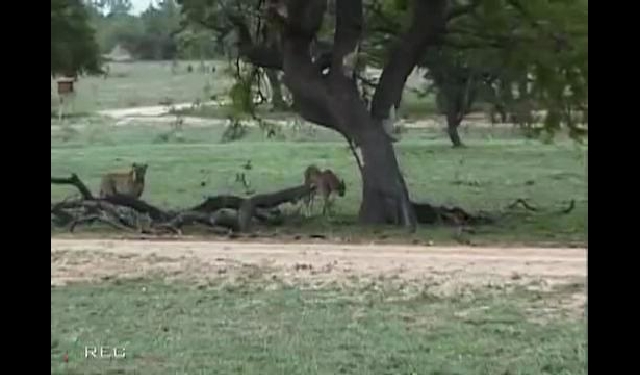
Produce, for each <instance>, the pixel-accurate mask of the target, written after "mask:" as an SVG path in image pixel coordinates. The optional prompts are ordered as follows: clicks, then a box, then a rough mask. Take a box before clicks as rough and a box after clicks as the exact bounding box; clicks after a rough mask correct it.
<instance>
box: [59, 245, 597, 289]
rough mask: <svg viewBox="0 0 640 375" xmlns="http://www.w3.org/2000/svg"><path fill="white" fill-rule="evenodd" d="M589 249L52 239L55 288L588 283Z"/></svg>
mask: <svg viewBox="0 0 640 375" xmlns="http://www.w3.org/2000/svg"><path fill="white" fill-rule="evenodd" d="M586 257H587V251H586V249H575V248H567V249H549V248H544V249H543V248H517V249H516V248H472V247H420V246H380V245H375V246H373V245H337V244H261V243H246V242H229V241H166V240H164V241H144V240H111V239H96V240H93V239H61V238H52V239H51V283H52V284H64V283H67V282H73V281H83V280H85V281H86V280H95V279H101V278H111V277H140V276H143V275H148V274H153V273H156V274H157V273H159V274H162V275H168V276H171V277H180V278H182V277H184V278H196V279H209V278H218V277H225V278H234V277H242V276H247V273H249V274H252V275H253V277H256V275H258V274H259V275H258V277H265V278H276V277H278V278H280V279H282V280H299V279H304V280H317V281H330V280H331V281H335V280H346V279H349V278H353V277H354V276H355V277H358V278H370V277H380V276H384V277H388V278H391V279H397V280H424V279H429V280H436V281H439V282H440V283H445V284H449V285H460V284H474V285H477V284H478V283H481V284H484V283H495V282H498V283H501V284H504V283H508V284H512V283H518V284H520V283H530V282H538V284H540V283H542V284H544V285H556V284H558V283H579V284H583V283H584V282H585V281H586V272H587V264H586V261H587V259H586Z"/></svg>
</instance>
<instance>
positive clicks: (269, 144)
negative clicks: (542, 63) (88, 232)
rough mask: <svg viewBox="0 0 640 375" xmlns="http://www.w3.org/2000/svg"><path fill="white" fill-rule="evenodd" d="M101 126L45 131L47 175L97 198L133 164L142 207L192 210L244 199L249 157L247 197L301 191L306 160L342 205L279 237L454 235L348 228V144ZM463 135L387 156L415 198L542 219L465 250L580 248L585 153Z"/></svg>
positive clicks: (439, 137)
mask: <svg viewBox="0 0 640 375" xmlns="http://www.w3.org/2000/svg"><path fill="white" fill-rule="evenodd" d="M101 121H102V120H99V119H92V118H89V119H86V120H82V123H83V124H85V127H84V128H81V129H77V130H76V129H72V128H68V127H67V128H63V129H62V130H54V129H53V128H52V138H51V173H52V175H54V176H65V175H69V174H70V173H71V172H75V173H78V174H79V176H80V177H81V178H82V179H83V180H84V181H85V182H86V183H88V184H89V186H90V187H92V188H93V189H94V190H96V189H97V187H98V184H99V180H100V176H101V174H102V173H104V172H105V171H109V170H112V169H122V168H127V167H128V166H129V165H130V163H131V162H132V161H140V162H147V163H149V165H150V166H149V171H148V179H147V188H146V190H145V193H144V199H146V200H148V201H149V202H151V203H153V204H156V205H159V206H161V207H174V208H175V207H186V206H190V205H194V204H197V203H199V202H200V201H201V200H202V199H203V197H205V196H210V195H217V194H239V195H242V194H244V189H243V188H242V187H241V186H240V185H239V184H238V183H236V182H235V175H236V173H237V172H243V171H244V170H243V169H242V165H243V164H244V163H245V162H246V161H247V160H251V162H252V166H253V169H252V170H251V171H244V172H245V173H246V174H247V177H248V180H249V182H250V184H251V187H252V189H254V190H255V191H257V192H269V191H275V190H278V189H281V188H284V187H289V186H294V185H297V184H300V183H301V182H302V173H303V171H304V169H305V168H306V166H307V165H309V164H311V163H315V164H317V165H319V166H320V167H322V168H331V169H333V170H334V171H336V173H337V174H338V175H339V176H340V177H341V178H343V179H344V180H345V181H346V184H347V192H346V196H345V197H344V198H343V199H340V200H338V201H337V202H336V205H335V210H336V213H335V216H334V217H333V218H331V220H327V219H325V218H322V217H320V215H319V212H317V215H316V216H314V217H313V218H312V219H310V220H308V221H304V220H298V221H297V222H295V223H293V224H291V225H289V226H288V227H286V228H283V229H280V230H279V233H287V232H291V233H293V232H318V231H321V232H323V233H325V234H326V235H328V236H335V237H340V238H341V239H343V240H347V239H349V238H353V239H355V238H358V237H359V236H364V237H370V236H374V237H377V238H378V239H379V240H381V241H383V242H384V241H386V240H387V238H386V237H389V240H391V239H393V238H395V239H400V240H403V241H414V240H419V241H421V240H427V239H433V240H435V241H436V242H437V243H449V242H452V241H453V237H452V233H453V232H454V230H453V229H452V228H447V227H434V226H425V227H423V228H421V229H420V230H419V232H418V233H417V234H416V235H415V236H406V234H404V233H402V232H400V233H397V231H395V230H393V229H389V228H387V229H380V228H373V229H372V228H368V229H364V228H361V227H359V226H356V225H355V222H356V216H357V211H358V206H359V203H360V195H361V189H360V176H359V173H358V170H357V166H356V165H355V162H354V160H353V157H352V156H351V154H350V151H349V149H348V147H347V145H346V143H345V142H344V141H342V140H341V139H340V138H339V136H338V135H336V134H335V133H333V132H330V131H326V130H323V129H318V128H314V129H315V130H311V129H312V128H311V127H304V128H302V129H298V130H291V129H289V130H284V131H283V133H282V137H281V138H279V139H276V140H270V139H266V138H265V137H264V136H263V134H262V133H261V132H260V131H259V130H257V129H253V130H251V131H250V133H249V134H248V135H247V137H246V138H244V139H241V140H240V141H237V142H232V143H221V142H220V138H221V135H222V132H223V127H220V126H218V127H216V126H212V127H202V128H186V129H184V130H183V131H182V135H181V138H180V142H178V141H176V140H171V139H170V140H169V141H159V135H161V134H163V133H166V132H167V129H168V126H166V125H154V126H144V125H139V126H138V125H137V126H132V127H107V125H106V124H104V123H103V122H101ZM65 129H66V130H65ZM63 134H64V135H65V137H66V138H65V139H63V137H62V135H63ZM463 137H464V139H465V141H466V143H467V144H468V145H469V147H468V148H467V149H462V150H458V149H455V150H454V149H452V148H451V147H450V144H449V141H448V139H447V138H446V136H445V135H444V134H443V133H442V132H439V131H433V130H431V131H430V130H409V131H407V132H406V133H405V134H404V135H403V140H402V141H401V142H400V143H399V144H398V145H397V154H398V158H399V160H400V164H401V166H402V170H403V172H404V174H405V178H406V181H407V184H408V187H409V191H410V193H411V196H412V198H413V199H414V200H417V201H429V202H432V203H437V204H447V205H459V206H462V207H464V208H467V209H469V210H472V211H477V210H485V211H493V212H497V211H499V210H503V209H504V207H505V206H507V205H508V204H509V203H511V202H513V201H514V200H515V199H517V198H523V199H528V200H529V201H530V202H531V203H532V204H534V205H536V206H538V207H539V208H541V209H542V211H540V212H535V213H534V212H529V213H527V212H524V211H522V210H520V211H518V210H516V211H514V212H513V213H512V214H511V215H509V216H508V217H506V218H504V219H503V220H501V221H499V222H498V223H497V224H495V225H491V226H487V227H480V228H477V233H476V234H474V235H473V236H472V238H471V240H472V243H475V244H485V243H501V242H509V243H538V244H543V243H549V244H575V243H578V244H584V243H585V241H586V222H587V219H586V217H587V215H586V214H587V198H586V188H587V186H586V176H585V165H584V155H585V150H584V149H583V148H579V147H578V146H576V145H574V144H573V143H569V142H565V141H559V142H558V143H557V144H554V145H544V144H541V143H540V142H539V141H537V140H527V139H522V138H521V137H520V136H517V135H509V134H505V133H500V134H495V135H492V133H491V132H490V131H485V130H483V131H477V132H476V131H470V132H469V133H467V134H463ZM72 193H75V191H74V190H73V189H72V188H70V187H61V186H52V187H51V199H52V201H53V200H59V199H62V198H64V197H66V196H68V195H69V194H72ZM571 199H573V200H575V201H576V207H575V209H574V210H573V211H572V212H571V213H569V214H566V215H562V214H558V213H556V212H555V211H557V210H558V209H560V208H561V207H563V206H564V205H566V202H567V201H569V200H571ZM285 208H286V207H285ZM289 208H290V210H293V209H294V208H293V207H289ZM381 233H382V234H381Z"/></svg>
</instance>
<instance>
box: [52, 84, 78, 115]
mask: <svg viewBox="0 0 640 375" xmlns="http://www.w3.org/2000/svg"><path fill="white" fill-rule="evenodd" d="M76 81H77V78H76V77H59V78H58V79H56V84H57V87H58V121H62V110H63V106H64V104H65V102H69V101H71V100H73V98H74V97H75V88H74V86H73V85H74V83H75V82H76Z"/></svg>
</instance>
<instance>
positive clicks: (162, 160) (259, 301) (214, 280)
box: [51, 62, 588, 375]
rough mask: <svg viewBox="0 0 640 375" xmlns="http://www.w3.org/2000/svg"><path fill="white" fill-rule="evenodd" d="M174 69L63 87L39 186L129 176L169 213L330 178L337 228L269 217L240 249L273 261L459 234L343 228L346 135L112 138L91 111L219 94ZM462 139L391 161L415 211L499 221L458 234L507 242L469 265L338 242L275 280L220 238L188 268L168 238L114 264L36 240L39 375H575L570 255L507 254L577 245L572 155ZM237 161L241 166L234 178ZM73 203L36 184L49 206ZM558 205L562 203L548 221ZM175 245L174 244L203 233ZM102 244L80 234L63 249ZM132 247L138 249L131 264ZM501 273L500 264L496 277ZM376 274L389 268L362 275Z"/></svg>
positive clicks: (400, 149) (328, 221) (348, 200)
mask: <svg viewBox="0 0 640 375" xmlns="http://www.w3.org/2000/svg"><path fill="white" fill-rule="evenodd" d="M186 64H187V63H184V62H183V63H181V70H180V73H179V74H176V75H172V74H171V71H170V66H171V65H170V63H169V62H166V63H150V62H136V63H132V64H114V65H112V69H111V75H112V77H110V78H108V79H106V80H103V79H102V78H83V79H81V80H80V82H79V84H78V89H79V91H78V94H77V97H76V100H75V103H74V105H73V108H72V109H71V111H72V112H73V113H74V116H72V118H69V119H64V120H63V122H62V123H59V122H58V120H57V119H53V118H52V120H51V175H52V176H60V177H66V176H68V175H69V174H70V173H77V174H78V175H79V176H80V178H81V179H82V180H83V181H85V182H86V183H87V184H88V185H89V187H90V188H91V189H92V190H94V191H97V189H98V184H99V181H100V176H101V175H102V174H103V173H104V172H106V171H110V170H114V169H125V168H127V167H128V166H129V165H130V163H131V162H133V161H137V162H146V163H148V164H149V170H148V175H147V183H146V190H145V193H144V196H143V198H144V199H145V200H146V201H148V202H150V203H152V204H155V205H158V206H160V207H163V208H178V207H186V206H191V205H195V204H197V203H200V202H201V201H202V199H203V198H204V197H206V196H212V195H218V194H236V195H246V194H248V193H250V192H247V188H246V187H244V186H241V185H240V184H239V183H238V182H237V181H236V178H235V177H236V174H237V173H239V172H242V173H245V174H246V176H247V180H248V182H249V184H250V187H249V190H251V191H254V192H260V193H262V192H270V191H275V190H278V189H281V188H284V187H290V186H293V185H298V184H300V183H301V182H302V180H303V178H302V174H303V171H304V169H305V168H306V167H307V166H308V165H309V164H312V163H313V164H316V165H318V166H320V167H322V168H331V169H333V170H334V171H335V172H336V173H337V174H338V175H339V176H340V177H341V178H343V179H344V180H345V182H346V184H347V191H346V195H345V197H344V198H342V199H339V200H337V202H336V204H335V207H334V208H335V214H334V215H333V216H332V217H330V218H325V217H322V216H321V215H320V209H319V207H317V209H316V211H315V215H314V216H313V217H311V218H309V219H306V218H304V217H303V216H302V215H300V214H296V210H297V208H298V207H295V206H291V205H288V206H285V207H283V208H284V210H285V212H286V213H287V214H288V215H289V216H288V220H289V223H287V225H286V226H283V227H278V228H268V229H263V230H261V231H260V233H259V235H258V237H257V239H252V241H260V240H261V239H262V240H263V241H264V242H266V241H267V239H269V241H272V242H276V243H277V246H279V247H281V246H283V245H282V242H296V241H297V242H296V244H299V243H301V242H305V241H304V240H305V238H304V235H305V234H311V233H313V234H318V233H320V234H324V235H325V236H326V237H327V240H318V241H321V242H322V241H324V242H322V243H324V244H325V245H327V246H329V245H330V244H329V243H330V242H339V243H343V242H359V243H366V244H371V243H375V244H376V245H377V244H383V243H393V244H399V243H411V244H423V245H424V244H426V243H430V244H432V245H433V244H435V245H436V246H437V245H452V244H457V243H458V242H459V241H460V239H459V237H458V230H457V229H456V228H452V227H447V226H438V225H433V226H421V227H420V228H419V229H418V231H417V233H415V234H412V235H408V234H407V233H406V232H405V231H403V230H398V229H394V228H388V227H367V228H364V227H361V226H359V225H357V224H356V219H357V211H358V206H359V203H360V196H361V185H360V176H359V173H358V171H357V166H356V164H355V161H354V160H353V157H352V156H351V153H350V151H349V149H348V147H347V144H346V143H345V142H344V140H343V139H341V138H340V137H339V136H338V135H337V134H335V133H333V132H331V131H328V130H326V129H322V128H318V127H311V126H309V125H305V124H294V125H292V126H286V127H282V128H280V129H279V132H278V134H277V136H276V137H275V138H273V139H267V138H266V137H265V136H264V134H263V133H262V132H261V131H260V130H259V129H258V128H255V127H253V128H248V133H247V135H246V136H245V137H243V138H241V139H239V140H236V141H233V142H225V141H223V133H224V131H225V127H224V125H221V124H220V121H214V120H212V119H213V118H224V117H225V113H224V109H221V108H215V107H204V108H202V109H199V110H195V111H194V110H187V111H183V113H182V114H183V115H189V116H200V117H203V118H205V120H204V122H203V123H201V124H200V125H198V126H191V125H190V126H184V128H183V129H181V130H178V131H176V130H175V129H172V128H171V126H170V125H169V124H168V123H167V122H160V121H158V118H155V119H154V118H137V119H135V121H133V120H132V121H131V122H129V123H128V125H121V124H120V125H118V126H116V120H114V119H110V118H108V117H100V116H97V114H96V113H95V112H96V111H97V110H104V109H110V108H121V107H131V106H143V105H157V104H158V103H159V102H160V101H163V100H164V99H166V98H171V99H172V100H173V101H174V102H176V103H177V102H190V101H193V100H195V99H196V98H200V99H205V98H207V97H208V96H209V95H212V94H223V93H224V92H225V90H226V88H227V87H228V86H229V85H230V81H229V80H228V79H227V78H225V76H224V74H223V73H222V70H223V67H224V63H219V62H217V63H216V65H218V66H219V69H218V70H217V71H216V73H215V74H208V75H207V77H206V78H205V76H204V75H203V74H200V73H189V74H187V73H186V72H185V71H184V70H185V67H186ZM209 64H210V63H209ZM193 65H194V67H197V63H193ZM53 87H54V86H53V83H52V92H53ZM406 99H407V100H406V101H405V104H403V105H404V106H405V107H404V109H402V111H401V113H400V115H401V116H403V117H405V118H406V119H407V120H408V121H413V120H423V119H424V118H425V117H427V116H428V117H433V113H432V111H433V100H432V98H427V99H424V100H423V99H420V100H419V99H418V98H417V97H415V95H412V94H410V93H409V94H408V95H406ZM261 115H263V116H265V117H270V118H277V119H289V120H291V121H292V122H294V121H293V118H292V117H291V115H290V114H284V113H270V112H268V111H266V110H265V111H262V110H261ZM168 117H169V118H171V115H169V116H168ZM461 135H462V137H463V140H464V141H465V143H466V144H467V145H468V146H469V147H468V148H466V149H452V148H451V146H450V142H449V140H448V138H447V136H446V134H445V133H444V132H443V131H442V129H439V128H433V127H426V128H407V129H406V130H405V131H404V132H403V133H402V140H401V141H400V142H399V143H397V144H396V151H397V156H398V159H399V161H400V164H401V168H402V171H403V173H404V175H405V179H406V181H407V184H408V188H409V191H410V195H411V197H412V199H413V200H415V201H428V202H430V203H435V204H446V205H457V206H461V207H463V208H465V209H468V210H470V211H474V212H475V211H487V212H489V213H490V214H491V215H494V216H500V218H499V220H498V221H497V222H496V223H495V224H493V225H489V226H480V227H475V228H473V232H471V233H466V234H465V236H466V237H467V240H468V241H470V244H471V245H475V246H496V245H497V246H500V245H508V247H507V248H506V249H501V250H500V251H499V254H498V255H496V254H495V253H494V254H488V255H487V254H486V253H482V251H483V250H486V249H473V250H469V251H467V252H466V253H463V254H462V253H453V254H449V255H446V254H448V253H447V251H448V250H447V249H449V248H447V249H444V250H442V249H440V250H439V251H441V252H442V253H437V251H436V250H435V248H434V247H425V246H422V247H418V248H417V250H415V249H414V250H413V251H414V252H415V254H413V255H412V257H413V258H405V259H404V260H402V257H401V255H403V256H404V255H406V254H404V253H403V251H404V250H401V251H400V250H399V251H398V252H397V253H393V252H391V253H390V254H387V257H386V258H384V257H383V256H382V255H383V254H381V253H382V252H383V250H380V246H375V247H372V249H370V250H371V251H372V252H375V253H376V254H375V255H376V257H373V256H370V253H369V252H365V253H364V256H363V255H360V257H359V258H358V257H356V256H355V255H354V252H353V251H345V250H344V249H341V248H340V246H344V245H340V246H335V248H334V249H333V250H332V251H333V253H332V252H331V251H327V252H324V253H323V252H321V251H315V252H313V251H311V250H308V249H306V248H304V247H300V248H299V249H298V250H297V252H295V253H294V252H292V253H287V252H284V253H282V254H280V258H279V259H280V260H279V261H278V262H285V263H283V264H279V265H278V267H276V266H275V265H274V262H276V261H275V260H274V257H275V255H273V253H269V251H271V250H266V251H263V252H262V253H260V252H257V253H255V254H253V255H251V254H250V255H251V257H249V256H248V255H246V254H245V258H243V257H242V256H241V255H240V254H239V252H240V250H243V247H244V246H247V245H246V243H244V242H242V243H241V244H240V245H238V243H237V242H236V243H234V244H235V245H236V246H237V247H235V248H234V250H229V249H228V248H227V247H226V246H230V245H220V244H219V245H216V246H219V247H220V248H218V249H217V250H216V252H214V249H213V248H209V247H207V248H205V249H204V250H202V251H201V254H200V255H201V256H202V257H201V258H198V257H195V256H194V255H193V253H192V250H190V249H189V248H188V246H187V245H185V243H187V242H189V241H183V244H182V245H180V244H178V243H175V242H170V243H169V245H168V250H166V251H168V252H171V251H175V250H176V249H180V248H182V250H181V251H182V252H177V253H175V254H173V256H172V257H170V256H168V255H167V254H166V253H162V252H161V251H160V250H157V249H156V248H154V247H153V246H160V245H158V244H157V243H155V244H154V242H156V241H140V243H139V244H138V245H137V246H138V248H137V250H136V249H134V248H133V247H134V246H133V245H132V244H131V241H124V242H123V243H121V244H119V245H117V246H121V247H124V248H125V249H126V251H125V250H123V251H122V252H121V253H118V252H112V253H109V251H115V250H113V249H114V248H115V247H117V246H116V245H114V242H115V241H116V240H115V239H113V238H111V239H109V240H108V241H103V242H104V243H103V244H102V245H101V248H100V249H97V248H91V247H90V246H89V245H87V242H80V245H78V246H80V247H81V250H80V251H71V250H69V249H68V248H65V247H64V246H62V247H60V248H56V249H54V244H53V238H54V237H56V236H59V237H61V238H64V237H65V236H69V235H64V236H63V235H62V233H60V232H59V231H54V230H53V229H52V251H51V267H52V287H51V373H52V374H61V375H62V374H83V375H98V374H143V375H146V374H148V375H152V374H154V375H155V374H189V375H193V374H260V375H271V374H327V375H328V374H354V375H361V374H376V375H378V374H420V375H421V374H428V375H436V374H439V375H472V374H473V375H476V374H487V375H507V374H509V375H516V374H519V375H525V374H526V375H542V374H571V375H574V374H586V350H587V344H586V324H585V323H586V320H585V316H584V311H585V309H586V303H585V302H584V297H585V296H586V291H585V282H584V281H585V278H584V276H585V274H586V259H584V258H576V256H575V254H574V255H572V257H573V258H572V257H568V258H567V257H563V254H562V253H555V251H556V249H549V250H548V251H549V252H550V253H547V254H546V255H545V256H543V257H541V256H540V254H538V253H533V254H529V255H528V256H529V258H527V257H525V258H520V257H518V256H515V255H514V253H512V251H514V250H515V249H514V248H513V247H515V246H517V245H522V244H526V245H531V246H540V247H544V246H549V247H550V246H559V245H564V246H572V247H573V246H580V247H584V246H585V245H586V233H587V208H588V201H587V181H586V161H585V157H586V147H585V146H579V145H577V144H575V143H573V142H570V141H568V140H566V139H565V138H563V137H559V138H558V139H557V141H556V142H555V143H553V144H543V143H542V142H540V141H539V140H535V139H527V138H524V137H523V136H522V134H520V133H519V132H518V131H515V130H511V129H505V128H491V127H473V126H472V125H471V126H469V127H467V128H464V129H463V130H462V132H461ZM248 161H250V162H251V166H252V168H251V169H250V170H246V169H245V168H244V167H243V166H244V165H245V164H247V162H248ZM76 193H77V192H76V191H75V190H74V189H73V188H70V187H65V186H58V185H52V187H51V200H52V202H53V201H59V200H61V199H63V198H65V197H68V196H69V195H72V194H76ZM516 199H526V200H527V201H528V202H529V203H531V204H532V205H535V206H536V207H537V208H538V211H535V212H533V211H527V210H524V209H522V208H515V209H507V208H506V207H507V206H508V205H509V204H510V203H512V202H513V201H514V200H516ZM570 200H574V201H575V208H574V209H573V210H572V211H571V212H569V213H566V214H563V213H560V212H559V210H560V209H562V208H564V207H566V205H567V202H568V201H570ZM191 231H192V232H190V230H189V229H187V230H186V231H185V232H186V234H195V235H196V236H204V237H205V239H207V240H213V239H216V238H218V237H215V236H214V235H212V234H209V233H206V232H204V231H202V230H196V229H192V230H191ZM78 232H79V233H78ZM119 234H120V233H117V234H116V233H114V232H113V230H111V229H108V228H104V227H100V226H99V225H95V226H92V227H82V228H81V229H77V232H76V233H75V234H74V235H73V236H76V237H81V238H82V237H99V238H103V237H115V236H117V235H119ZM301 236H302V241H301ZM98 242H101V241H98ZM207 243H211V242H210V241H207V242H205V244H207ZM85 246H86V248H85ZM205 246H207V245H205ZM211 246H214V245H211ZM294 246H296V245H294ZM396 247H397V246H394V248H396ZM90 248H91V249H92V251H88V250H89V249H90ZM145 249H151V250H150V251H149V252H148V253H147V254H146V255H145V254H144V251H143V250H145ZM185 249H186V250H185ZM325 250H326V249H325ZM565 250H567V251H576V252H577V251H578V250H575V249H565ZM234 251H235V252H234ZM247 251H249V250H247ZM366 251H369V250H366ZM473 251H478V253H472V252H473ZM527 251H528V250H527ZM557 251H559V252H561V251H562V250H557ZM312 252H313V254H315V255H314V256H316V257H317V259H316V261H317V263H315V264H314V268H313V271H310V270H309V269H307V270H306V271H305V270H303V271H300V270H299V269H298V263H297V262H298V260H300V259H302V260H304V261H305V262H310V260H309V258H310V257H312V256H311V255H309V253H312ZM149 253H150V254H149ZM525 253H526V251H525ZM158 254H160V255H158ZM332 254H333V255H332ZM335 254H338V255H335ZM438 254H440V255H438ZM443 254H444V255H443ZM469 254H471V255H473V256H471V257H470V258H467V257H469ZM474 254H475V255H474ZM525 255H526V254H525ZM207 256H208V257H209V258H207V259H205V258H206V257H207ZM332 257H334V258H335V259H334V258H332ZM425 257H426V258H425ZM474 257H475V258H474ZM579 257H582V255H581V253H580V255H579ZM325 258H326V259H325ZM338 258H340V262H339V263H338V260H337V259H338ZM369 258H370V259H369ZM318 259H319V260H318ZM328 261H330V264H331V267H330V270H329V271H325V270H324V266H325V265H326V264H325V263H326V262H328ZM374 261H375V262H374ZM376 262H377V263H376ZM509 262H515V263H518V266H517V268H509V267H507V266H508V264H509ZM276 263H277V262H276ZM374 263H375V264H374ZM220 264H222V266H221V265H220ZM481 264H483V265H482V266H480V265H481ZM334 265H335V268H334ZM583 265H584V267H582V266H583ZM374 266H376V267H383V268H385V267H386V268H389V269H392V271H393V272H381V273H377V274H376V272H377V271H376V272H374V271H375V267H374ZM371 267H373V270H372V268H371ZM581 267H582V268H581ZM158 269H162V270H163V271H162V272H159V271H157V270H158ZM358 269H359V270H358ZM505 270H507V271H505ZM512 270H517V271H518V272H512ZM54 274H55V275H57V276H55V278H56V280H55V281H56V282H55V283H54ZM70 274H73V275H75V276H77V278H75V279H74V278H70V277H67V276H68V275H70ZM300 274H304V275H306V276H300ZM488 276H491V277H488ZM316 277H317V278H316ZM462 279H464V280H465V281H464V282H463V281H460V280H462ZM57 281H61V282H60V283H57ZM451 285H453V286H451ZM445 286H446V287H445ZM443 290H446V293H444V292H443ZM576 297H578V298H577V300H576ZM575 301H577V302H575ZM574 302H575V303H574ZM84 346H110V347H114V346H123V347H126V350H127V358H126V359H124V360H117V359H113V360H87V359H85V358H84V357H83V354H84V351H83V348H84ZM64 354H68V358H69V361H68V363H65V362H64V361H63V360H62V358H63V355H64Z"/></svg>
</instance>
